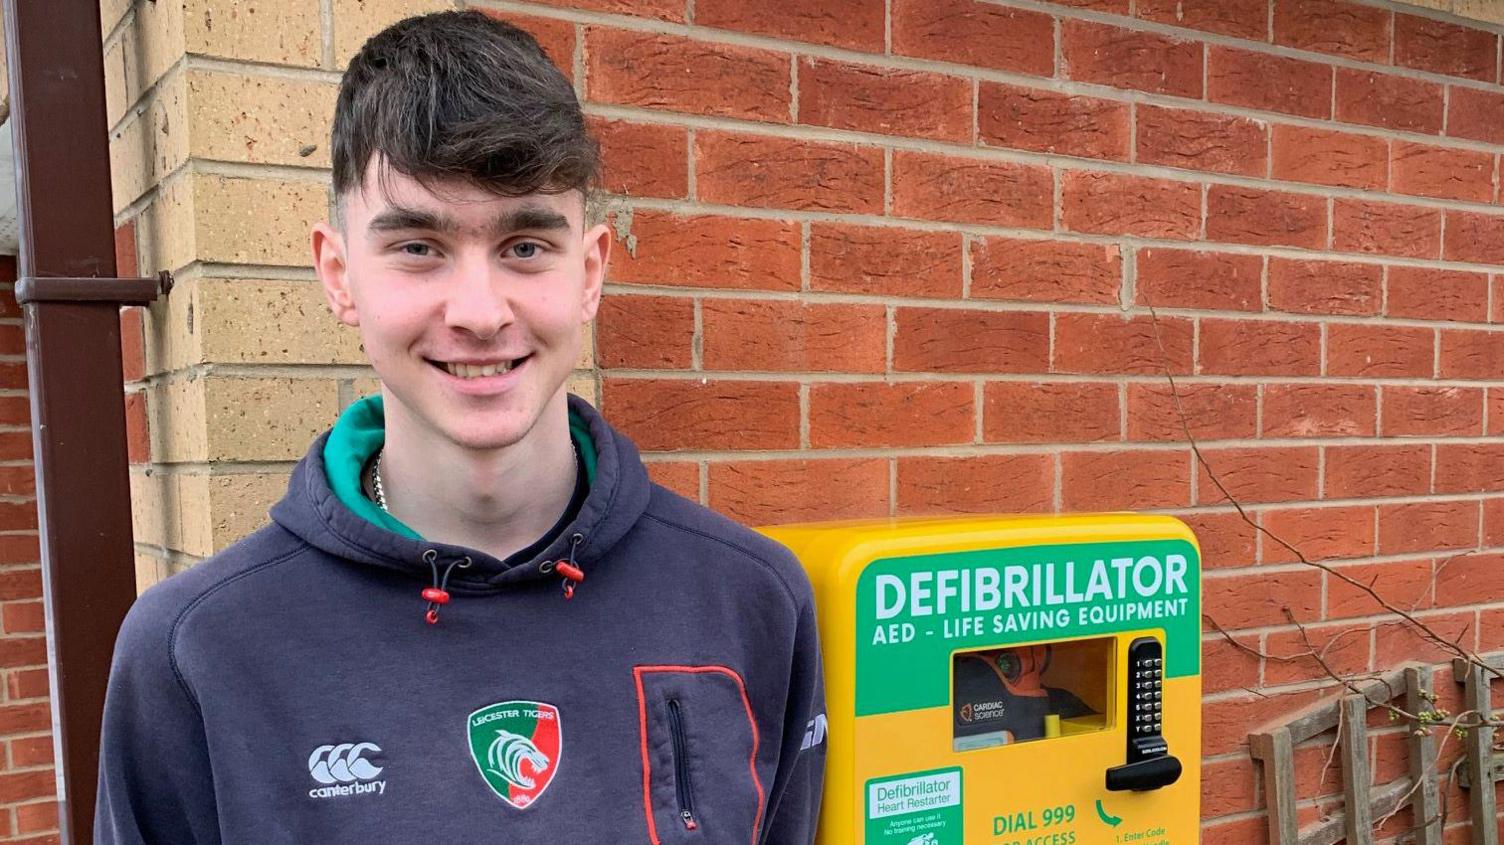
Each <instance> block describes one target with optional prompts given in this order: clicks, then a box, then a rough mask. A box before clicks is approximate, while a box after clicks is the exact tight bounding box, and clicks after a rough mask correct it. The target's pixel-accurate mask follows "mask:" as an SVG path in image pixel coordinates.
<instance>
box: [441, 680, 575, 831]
mask: <svg viewBox="0 0 1504 845" xmlns="http://www.w3.org/2000/svg"><path fill="white" fill-rule="evenodd" d="M465 725H466V729H467V730H468V731H469V733H470V757H471V758H472V759H473V760H474V761H475V767H476V768H477V769H479V770H480V776H481V777H482V778H484V779H485V781H486V785H487V786H489V787H491V791H493V792H495V793H496V794H497V795H499V796H500V797H501V800H503V801H505V802H507V803H508V804H511V805H512V806H513V807H516V808H517V809H519V810H521V809H525V808H527V807H531V806H532V805H533V802H535V801H537V800H538V797H539V796H541V795H542V794H543V791H544V790H546V789H548V785H549V784H550V783H552V782H553V779H554V775H556V774H558V772H559V757H560V754H561V753H562V752H563V750H564V746H563V741H564V736H563V734H562V733H561V732H560V729H559V708H557V707H555V706H553V705H552V704H544V703H543V702H541V701H503V702H500V703H498V704H492V705H489V706H487V707H482V708H481V709H479V710H477V711H475V712H474V713H471V714H470V718H469V719H467V720H466V722H465Z"/></svg>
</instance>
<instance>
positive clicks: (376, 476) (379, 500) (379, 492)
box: [371, 449, 391, 513]
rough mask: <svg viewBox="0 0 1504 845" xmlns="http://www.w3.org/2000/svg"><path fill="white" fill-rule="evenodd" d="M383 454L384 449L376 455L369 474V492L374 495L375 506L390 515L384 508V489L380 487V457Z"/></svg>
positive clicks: (384, 452)
mask: <svg viewBox="0 0 1504 845" xmlns="http://www.w3.org/2000/svg"><path fill="white" fill-rule="evenodd" d="M385 454H386V450H385V449H382V450H381V451H380V452H377V453H376V466H375V468H374V471H373V472H372V473H371V492H373V493H375V494H376V506H377V507H379V508H381V509H382V510H384V511H387V513H391V511H389V510H387V507H386V489H385V488H383V487H382V486H381V456H382V455H385Z"/></svg>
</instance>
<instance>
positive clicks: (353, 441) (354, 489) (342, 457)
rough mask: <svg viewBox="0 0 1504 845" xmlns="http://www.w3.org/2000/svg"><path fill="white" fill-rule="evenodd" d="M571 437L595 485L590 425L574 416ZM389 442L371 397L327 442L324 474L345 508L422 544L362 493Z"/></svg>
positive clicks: (377, 400)
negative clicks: (364, 479)
mask: <svg viewBox="0 0 1504 845" xmlns="http://www.w3.org/2000/svg"><path fill="white" fill-rule="evenodd" d="M569 436H570V437H571V438H572V439H573V440H574V442H575V445H576V446H578V447H579V450H580V461H581V463H583V464H584V465H585V481H586V483H587V484H589V483H593V482H594V481H595V461H596V456H595V441H594V440H592V439H591V438H590V429H589V425H588V423H586V422H585V420H583V419H581V418H580V417H578V416H576V415H575V414H574V412H572V411H571V412H570V414H569ZM385 442H386V408H385V406H384V405H383V404H382V398H381V394H379V393H378V394H375V395H372V396H367V397H365V398H364V399H360V400H358V401H356V402H354V403H352V404H351V405H350V407H348V408H346V409H345V410H344V413H342V414H340V415H339V420H338V421H337V422H336V423H335V424H334V429H333V430H332V431H330V432H329V439H328V440H327V441H325V442H324V474H325V476H326V477H327V478H328V479H329V487H330V489H332V490H333V491H334V495H335V496H336V497H338V498H339V500H340V501H341V502H342V503H344V505H345V507H347V508H349V509H350V510H352V511H354V512H355V513H356V515H358V516H360V517H361V518H362V519H364V520H366V521H367V522H369V523H371V524H373V525H377V526H380V527H381V528H385V529H386V530H388V531H391V532H392V533H394V534H399V535H401V536H403V537H407V538H408V539H411V540H422V539H423V538H422V537H421V536H419V535H418V532H416V531H414V530H412V529H411V528H409V527H407V526H406V525H405V524H403V522H402V520H400V519H397V518H396V517H395V516H392V515H391V514H389V513H387V512H386V511H384V510H382V509H381V508H379V507H377V506H376V503H375V502H373V501H371V500H370V499H368V498H366V495H365V491H363V490H362V489H361V478H360V476H361V473H362V472H363V471H364V470H365V466H366V462H367V461H369V460H370V459H371V457H372V456H373V455H375V454H376V450H378V449H380V448H381V445H382V444H383V443H385Z"/></svg>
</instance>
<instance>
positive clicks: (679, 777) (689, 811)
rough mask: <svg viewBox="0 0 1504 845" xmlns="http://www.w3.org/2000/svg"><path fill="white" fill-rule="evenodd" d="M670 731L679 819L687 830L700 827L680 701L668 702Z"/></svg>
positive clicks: (674, 699) (675, 699)
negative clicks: (697, 819) (690, 777)
mask: <svg viewBox="0 0 1504 845" xmlns="http://www.w3.org/2000/svg"><path fill="white" fill-rule="evenodd" d="M668 729H669V733H670V735H671V736H672V737H673V741H674V791H675V792H676V793H677V797H678V799H679V818H681V819H683V820H684V829H685V830H696V829H698V828H699V827H700V825H699V823H698V822H696V821H695V787H694V783H693V782H691V781H690V779H689V747H688V745H687V743H686V742H685V739H684V708H683V706H682V705H680V704H679V699H677V698H671V699H669V702H668Z"/></svg>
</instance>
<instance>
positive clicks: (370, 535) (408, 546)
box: [271, 395, 651, 594]
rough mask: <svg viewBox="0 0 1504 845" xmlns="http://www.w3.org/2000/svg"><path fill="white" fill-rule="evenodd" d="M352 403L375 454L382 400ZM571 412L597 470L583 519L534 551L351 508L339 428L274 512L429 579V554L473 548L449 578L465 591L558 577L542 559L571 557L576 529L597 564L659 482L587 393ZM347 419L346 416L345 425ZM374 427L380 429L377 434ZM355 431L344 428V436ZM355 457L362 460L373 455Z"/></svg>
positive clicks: (289, 525)
mask: <svg viewBox="0 0 1504 845" xmlns="http://www.w3.org/2000/svg"><path fill="white" fill-rule="evenodd" d="M349 413H353V414H364V415H368V418H367V419H365V420H363V421H362V422H363V424H362V425H360V426H358V429H359V432H358V434H357V437H358V438H361V442H360V443H358V444H356V446H355V449H356V450H357V452H356V454H359V450H361V449H365V450H367V451H365V453H364V454H365V455H369V454H371V453H372V452H374V451H375V449H376V447H378V446H379V445H380V443H381V439H382V437H384V435H383V434H380V433H379V422H380V415H381V406H380V403H379V401H378V402H374V403H373V402H371V401H370V400H363V401H362V403H361V406H360V407H352V408H351V409H350V411H349ZM569 417H570V425H571V427H572V428H578V429H581V431H580V433H581V434H584V435H587V436H584V437H576V438H575V439H576V442H582V443H584V444H586V445H587V446H589V447H591V451H592V452H593V454H588V455H583V456H582V457H583V459H584V463H585V464H586V467H587V469H593V472H590V475H591V479H590V492H589V493H588V494H587V495H586V497H585V501H584V504H582V505H581V506H580V511H579V513H578V514H577V515H576V516H575V519H574V521H573V522H571V523H570V524H569V526H568V527H567V528H566V529H565V530H564V531H563V532H561V533H560V535H559V536H558V537H556V538H555V539H554V542H553V543H551V544H550V545H549V546H548V547H547V548H545V549H544V550H543V551H542V552H540V553H538V554H536V555H533V556H531V557H529V558H527V559H525V560H521V559H516V556H513V558H508V559H506V560H501V559H498V558H496V557H493V556H491V555H489V554H486V553H485V552H481V551H477V550H476V549H471V548H468V547H465V546H458V545H452V544H449V543H438V542H433V541H431V540H425V539H423V538H421V537H419V536H418V535H417V534H415V533H414V532H413V531H412V530H411V529H409V528H407V526H405V525H403V524H402V523H401V522H398V521H397V520H396V519H393V518H390V516H389V515H388V514H386V513H385V512H384V511H381V510H380V509H378V508H376V507H375V505H370V508H369V510H367V509H366V508H365V507H364V506H363V505H362V504H361V502H363V501H364V500H363V499H359V498H358V497H357V499H355V500H353V501H355V507H357V508H360V509H361V512H360V513H357V512H356V511H355V510H352V509H351V507H350V506H349V505H347V504H345V502H344V501H342V500H341V497H340V496H339V495H338V494H337V493H336V491H335V490H334V488H333V487H332V486H331V485H330V481H329V478H330V475H331V473H330V472H329V471H328V469H329V468H326V465H325V460H326V449H325V446H326V445H327V444H328V442H329V438H330V432H326V433H324V434H323V435H321V436H320V437H319V438H318V439H317V440H315V441H314V442H313V445H312V446H311V447H310V448H309V450H308V454H307V455H305V456H304V457H303V459H302V460H301V461H299V462H298V465H297V466H296V467H295V468H294V469H293V472H292V479H291V481H289V482H288V485H287V494H286V495H285V496H283V497H282V500H281V501H279V502H277V504H275V505H273V506H272V509H271V517H272V520H273V521H274V522H276V523H277V524H278V525H280V526H281V527H283V528H285V529H286V530H287V531H289V532H291V533H292V534H294V535H296V536H298V537H300V538H301V539H302V540H303V541H304V542H306V543H308V544H309V545H311V546H314V547H315V548H318V549H320V550H322V551H325V552H328V553H329V554H331V555H334V556H335V557H339V558H343V559H345V560H348V561H351V562H354V563H359V564H367V565H370V566H377V567H381V568H383V569H390V570H393V571H396V572H401V573H406V574H410V575H412V576H413V577H414V578H420V579H423V580H425V581H426V580H429V578H430V573H431V568H430V565H429V563H428V560H427V558H425V554H428V556H429V557H432V556H433V555H434V554H436V555H437V557H438V559H439V560H441V561H456V560H461V559H463V558H466V557H468V558H470V560H471V565H470V566H468V567H466V568H464V569H456V570H455V571H454V572H453V574H452V577H450V578H449V581H448V589H449V590H450V591H451V592H454V593H457V594H467V593H486V592H494V591H496V590H499V589H503V588H505V587H507V586H508V585H511V584H516V583H519V582H523V581H530V580H534V579H539V578H557V577H558V575H557V574H555V573H552V572H548V571H545V570H543V569H542V568H541V565H542V564H543V562H544V561H554V560H559V559H561V558H565V557H567V556H568V554H569V550H570V549H569V547H570V538H571V537H573V536H574V535H576V534H578V535H580V536H581V537H583V539H582V540H581V541H580V543H579V546H578V548H576V549H575V551H574V560H575V561H576V563H578V564H579V565H580V566H581V568H583V569H584V570H585V571H586V572H587V573H588V572H589V571H590V569H591V567H592V565H593V564H596V563H598V562H599V561H600V560H601V559H602V557H603V556H604V555H605V554H606V553H607V552H608V551H609V550H610V549H611V547H612V546H614V545H615V544H616V542H617V541H618V540H620V539H621V538H622V537H623V536H625V535H626V533H627V532H628V531H629V530H631V528H632V526H633V525H634V524H635V523H636V522H637V519H638V517H640V516H641V515H642V512H643V511H644V510H645V509H646V508H647V504H648V498H649V495H650V491H651V484H650V482H649V481H648V476H647V471H646V470H645V469H644V468H643V466H642V460H641V459H640V458H639V457H638V454H637V447H635V446H633V445H632V442H631V441H630V440H628V439H627V438H626V437H625V436H623V435H622V434H621V433H619V432H617V431H616V430H615V429H614V428H612V427H611V426H610V425H608V424H607V423H606V421H605V419H604V418H602V417H601V415H600V413H599V412H597V411H596V410H595V409H594V408H592V407H591V406H590V404H589V403H588V402H586V401H584V400H583V399H580V398H579V397H577V396H573V395H571V396H570V397H569ZM344 422H345V421H344V420H343V419H342V420H341V424H342V426H343V424H344ZM373 424H375V425H373ZM373 431H376V432H378V433H374V434H373V433H372V432H373ZM346 433H347V432H344V431H341V436H345V434H346ZM336 451H339V450H336ZM336 459H337V460H338V458H336ZM351 460H354V461H355V462H357V464H358V463H361V462H363V461H364V458H363V457H355V458H352V459H351ZM333 469H334V470H335V472H334V473H333V474H334V475H335V477H336V478H345V477H347V476H348V477H351V478H353V477H354V476H355V475H356V474H357V473H358V466H357V467H356V468H355V469H353V470H352V469H350V468H349V467H333ZM367 504H369V503H367ZM429 553H432V554H429Z"/></svg>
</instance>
